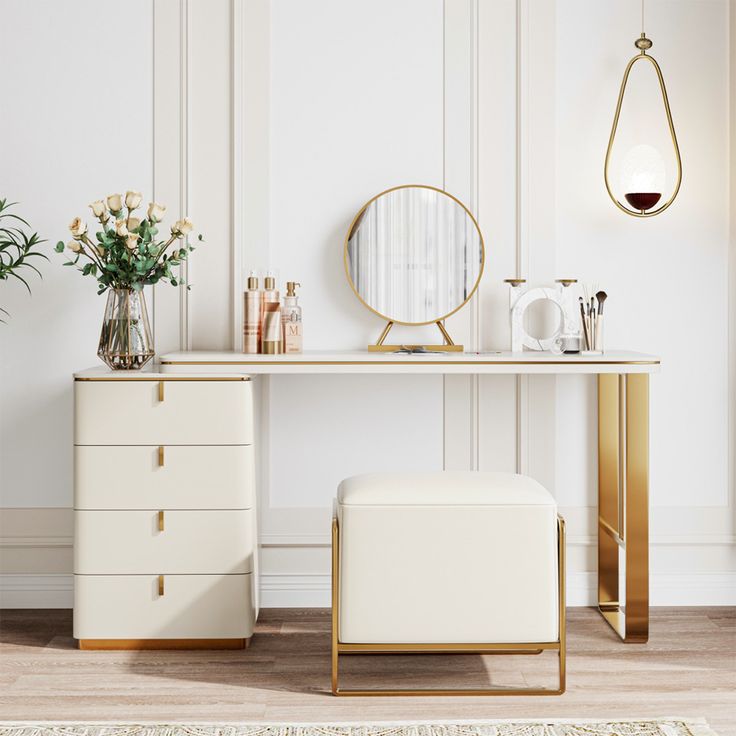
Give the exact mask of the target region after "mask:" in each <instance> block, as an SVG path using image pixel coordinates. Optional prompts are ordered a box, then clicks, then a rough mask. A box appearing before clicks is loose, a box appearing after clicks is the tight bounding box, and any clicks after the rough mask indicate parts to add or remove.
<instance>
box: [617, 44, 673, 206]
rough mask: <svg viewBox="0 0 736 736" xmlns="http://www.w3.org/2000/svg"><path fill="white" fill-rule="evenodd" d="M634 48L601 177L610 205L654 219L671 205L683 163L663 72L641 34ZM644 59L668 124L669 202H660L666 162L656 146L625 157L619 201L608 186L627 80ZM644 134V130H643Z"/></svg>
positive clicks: (642, 147)
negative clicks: (672, 175) (673, 172)
mask: <svg viewBox="0 0 736 736" xmlns="http://www.w3.org/2000/svg"><path fill="white" fill-rule="evenodd" d="M634 45H635V46H636V48H638V49H639V53H638V54H637V55H636V56H634V57H633V58H632V59H631V61H629V63H628V65H627V66H626V70H625V72H624V78H623V80H622V82H621V90H620V92H619V96H618V102H617V104H616V113H615V115H614V118H613V126H612V127H611V135H610V138H609V140H608V149H607V151H606V163H605V168H604V178H605V183H606V189H607V191H608V195H609V196H610V197H611V200H612V201H613V203H614V204H615V205H616V206H617V207H618V208H619V209H620V210H621V211H622V212H625V213H626V214H627V215H632V216H633V217H653V216H654V215H658V214H659V213H660V212H664V210H666V209H667V208H668V207H669V206H670V205H671V204H672V202H674V200H675V197H676V196H677V193H678V192H679V191H680V184H681V183H682V162H681V160H680V148H679V146H678V145H677V136H676V135H675V126H674V123H673V122H672V112H671V111H670V104H669V100H668V98H667V89H666V88H665V85H664V77H663V76H662V70H661V69H660V67H659V64H657V62H656V60H655V59H654V58H653V57H651V56H649V55H648V54H647V50H648V49H650V48H651V46H652V42H651V41H650V40H649V39H648V38H647V37H646V36H645V35H644V34H643V33H642V34H641V37H640V38H638V39H637V40H636V41H635V43H634ZM642 60H646V61H647V62H649V63H650V64H651V65H652V68H653V70H654V72H655V74H656V78H657V82H658V86H659V90H660V92H661V97H662V105H663V108H664V110H663V112H664V117H665V119H666V122H667V132H668V136H669V138H670V140H671V145H672V148H673V154H674V162H675V169H676V177H675V184H674V189H673V191H672V193H671V194H670V196H669V199H667V200H665V201H664V203H661V202H662V198H663V197H664V196H665V179H666V176H665V162H664V157H663V155H662V153H661V151H660V150H659V149H658V148H656V147H655V146H652V145H649V144H638V145H634V146H632V147H631V148H629V150H628V151H627V152H626V154H625V155H624V157H623V159H622V161H621V165H620V172H619V177H618V178H619V188H620V191H621V192H622V193H623V199H624V200H625V202H622V201H621V199H620V198H619V197H618V196H617V195H616V194H615V193H614V191H613V188H612V184H611V171H610V170H611V158H612V151H613V148H614V142H615V141H616V134H617V132H618V129H619V119H620V117H621V108H622V105H623V102H624V96H625V94H626V85H627V83H628V81H629V75H630V74H631V70H632V68H633V67H634V65H635V64H636V63H637V62H638V61H642ZM644 134H646V131H644Z"/></svg>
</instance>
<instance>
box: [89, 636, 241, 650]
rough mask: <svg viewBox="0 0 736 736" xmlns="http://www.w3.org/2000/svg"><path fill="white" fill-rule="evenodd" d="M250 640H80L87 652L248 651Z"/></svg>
mask: <svg viewBox="0 0 736 736" xmlns="http://www.w3.org/2000/svg"><path fill="white" fill-rule="evenodd" d="M249 645H250V639H249V638H248V639H79V643H78V646H79V648H80V649H82V650H85V651H94V650H101V651H115V650H140V649H247V648H248V646H249Z"/></svg>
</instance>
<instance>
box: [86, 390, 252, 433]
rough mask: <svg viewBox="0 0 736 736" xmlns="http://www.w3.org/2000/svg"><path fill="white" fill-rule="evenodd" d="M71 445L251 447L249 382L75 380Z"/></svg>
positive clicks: (250, 395)
mask: <svg viewBox="0 0 736 736" xmlns="http://www.w3.org/2000/svg"><path fill="white" fill-rule="evenodd" d="M74 401H75V407H74V417H75V421H74V444H75V445H249V444H251V443H252V442H253V421H252V416H253V398H252V393H251V384H250V381H247V380H239V379H233V380H226V379H224V380H208V379H201V380H196V379H186V380H181V379H180V380H176V379H173V378H168V379H161V380H153V379H151V380H148V379H128V380H123V379H111V380H107V381H99V380H98V381H84V380H81V381H77V382H76V386H75V392H74Z"/></svg>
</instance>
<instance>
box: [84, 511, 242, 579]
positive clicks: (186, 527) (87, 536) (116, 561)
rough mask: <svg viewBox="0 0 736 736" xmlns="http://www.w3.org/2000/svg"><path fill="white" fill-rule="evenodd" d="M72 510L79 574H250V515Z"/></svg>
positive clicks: (220, 512)
mask: <svg viewBox="0 0 736 736" xmlns="http://www.w3.org/2000/svg"><path fill="white" fill-rule="evenodd" d="M159 513H160V512H158V511H75V512H74V522H75V530H74V572H75V573H77V574H80V575H146V574H189V575H214V574H235V573H246V572H252V570H253V554H254V547H255V544H254V539H255V527H254V515H253V512H252V511H250V510H244V511H163V512H161V513H163V520H162V522H163V530H160V529H159Z"/></svg>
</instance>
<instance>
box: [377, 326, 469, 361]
mask: <svg viewBox="0 0 736 736" xmlns="http://www.w3.org/2000/svg"><path fill="white" fill-rule="evenodd" d="M435 324H436V325H437V327H438V328H439V331H440V332H441V333H442V337H443V338H444V340H445V342H444V344H442V345H411V344H407V343H404V344H403V345H386V344H385V340H386V337H387V336H388V333H389V332H390V331H391V328H392V327H393V326H394V323H393V322H392V321H391V320H389V321H388V322H387V323H386V327H384V329H383V332H382V333H381V336H380V337H379V338H378V342H377V343H376V344H375V345H369V346H368V352H371V353H395V352H398V351H399V350H402V349H403V350H406V349H407V348H408V349H410V350H412V351H414V350H416V351H418V352H424V351H426V352H430V353H462V352H463V349H464V348H463V346H462V345H455V343H454V342H453V341H452V338H451V337H450V333H449V332H448V331H447V330H446V329H445V326H444V325H443V324H442V322H441V321H440V320H437V322H435Z"/></svg>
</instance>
